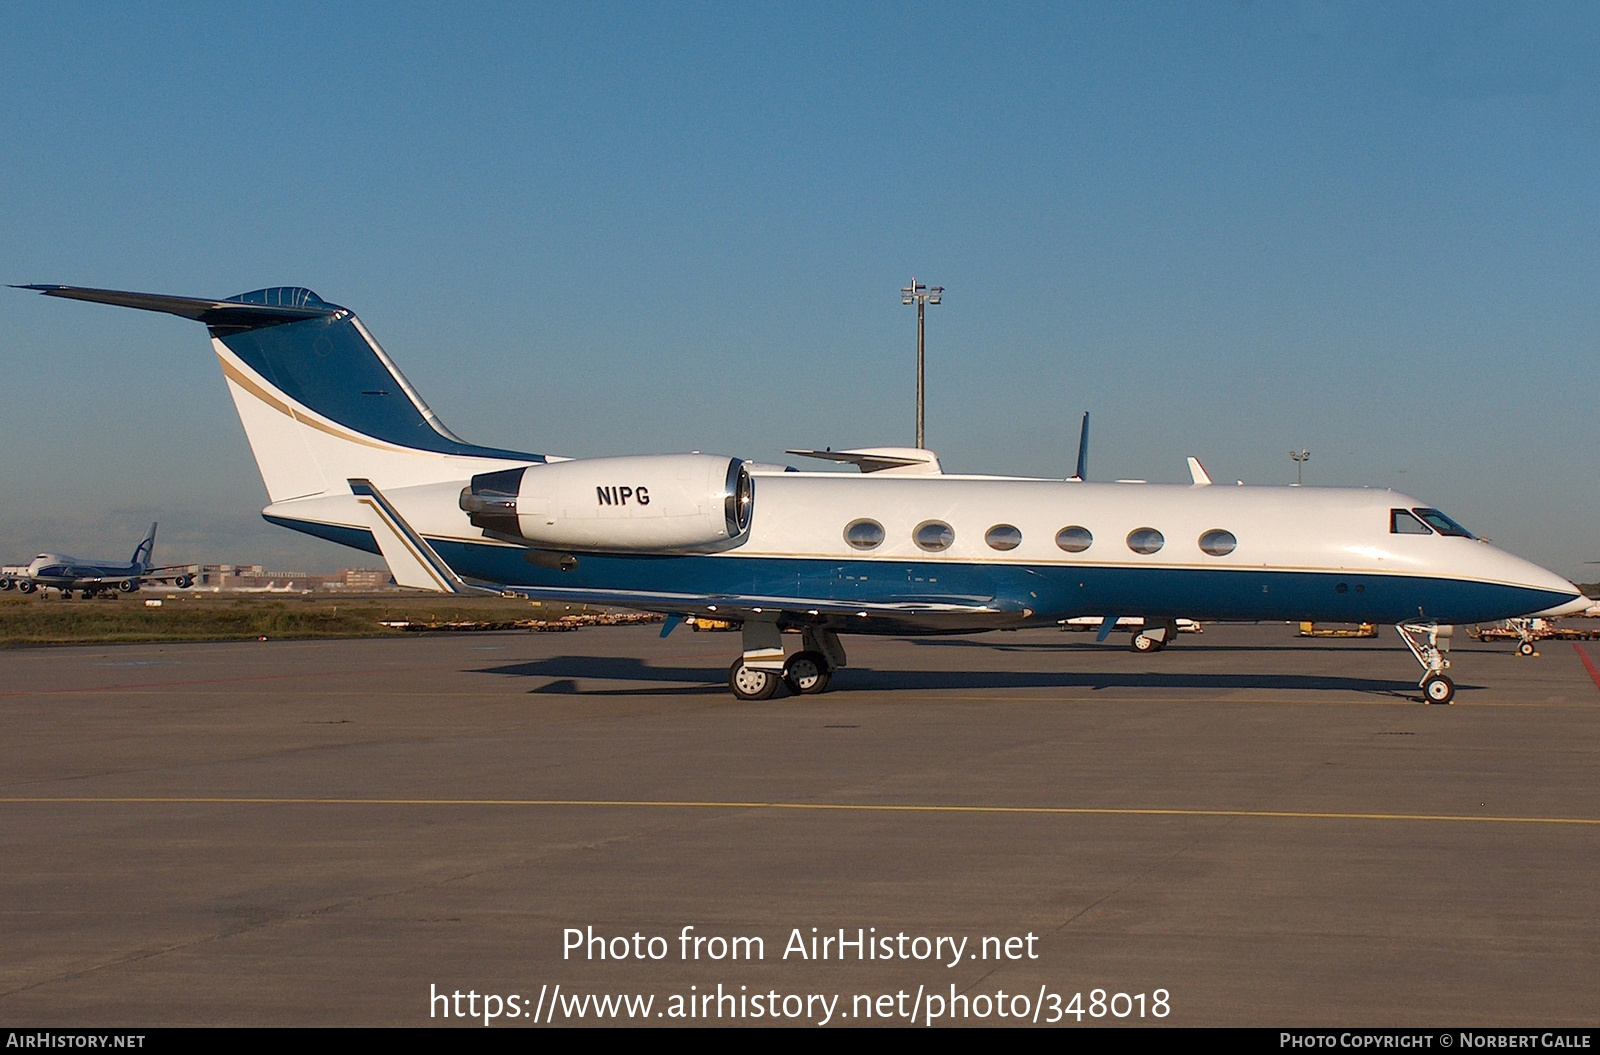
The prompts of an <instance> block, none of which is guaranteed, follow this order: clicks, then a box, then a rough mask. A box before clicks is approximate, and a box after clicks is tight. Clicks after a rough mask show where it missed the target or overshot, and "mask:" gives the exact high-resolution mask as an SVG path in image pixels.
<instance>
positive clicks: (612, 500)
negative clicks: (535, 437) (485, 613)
mask: <svg viewBox="0 0 1600 1055" xmlns="http://www.w3.org/2000/svg"><path fill="white" fill-rule="evenodd" d="M461 508H462V510H463V511H465V512H466V514H467V518H468V519H469V520H470V521H471V522H472V524H473V526H475V527H477V528H480V529H482V531H483V532H484V534H486V535H488V536H489V537H491V538H498V539H503V540H506V541H511V542H519V543H522V544H524V545H527V546H530V547H533V548H539V549H560V550H580V551H587V552H596V553H605V552H618V553H634V552H637V553H707V552H714V551H716V550H720V549H727V548H729V547H730V546H735V545H738V544H739V542H740V541H742V540H743V538H744V536H745V535H746V533H748V532H749V530H750V520H751V517H752V515H753V514H754V512H755V485H754V483H753V482H752V481H751V479H750V472H749V470H748V469H747V468H746V467H745V463H744V462H743V461H741V460H740V459H738V458H723V457H718V456H715V455H705V454H665V455H646V456H641V457H633V458H589V459H584V460H580V461H570V462H549V463H546V464H544V465H528V466H522V467H519V468H516V469H501V470H499V471H497V472H492V473H480V474H478V475H477V476H474V477H473V478H472V483H471V484H470V485H469V486H468V487H466V488H464V489H463V490H462V492H461Z"/></svg>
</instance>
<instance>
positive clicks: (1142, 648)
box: [1133, 633, 1166, 652]
mask: <svg viewBox="0 0 1600 1055" xmlns="http://www.w3.org/2000/svg"><path fill="white" fill-rule="evenodd" d="M1165 646H1166V642H1165V641H1158V640H1156V639H1155V638H1153V637H1146V636H1145V635H1144V634H1142V633H1141V634H1134V635H1133V650H1134V651H1135V652H1160V651H1161V649H1162V648H1163V647H1165Z"/></svg>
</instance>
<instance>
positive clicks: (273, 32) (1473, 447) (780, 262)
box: [0, 3, 1600, 580]
mask: <svg viewBox="0 0 1600 1055" xmlns="http://www.w3.org/2000/svg"><path fill="white" fill-rule="evenodd" d="M1597 56H1600V8H1596V7H1594V6H1593V5H1585V4H1571V5H1565V4H1536V5H1535V4H1529V5H1520V4H1488V3H1484V4H1451V5H1429V4H1422V3H1399V4H1359V3H1213V4H1177V3H1171V4H1167V3H1160V4H1140V3H1107V4H1089V3H1081V4H1054V5H1042V6H1033V5H1022V4H1016V5H959V4H950V5H945V4H926V3H924V4H915V5H895V4H817V3H805V4H799V3H797V4H718V5H710V4H707V5H698V4H688V3H674V4H662V5H651V4H642V3H630V4H613V5H602V4H594V3H584V4H572V5H532V4H510V5H448V6H445V5H424V6H407V5H396V4H382V5H372V6H368V7H362V6H357V5H332V7H331V9H330V6H329V5H305V6H296V5H273V4H250V5H238V6H229V5H219V4H202V5H184V4H174V3H163V4H159V5H147V6H140V5H134V4H127V5H73V4H59V3H58V4H8V5H0V84H3V86H4V96H3V99H0V188H4V192H5V207H4V208H3V209H0V264H3V268H0V280H4V281H6V282H18V283H22V282H63V283H69V284H79V285H94V286H106V287H113V288H124V289H139V290H150V291H155V292H166V293H178V294H189V295H201V296H227V295H231V294H234V293H238V292H241V291H244V290H248V289H254V288H257V287H260V286H264V285H306V286H310V287H311V288H313V289H315V290H316V291H317V292H318V293H319V294H321V295H322V296H323V297H325V298H327V299H329V300H331V301H335V302H337V303H341V304H345V305H348V306H350V307H351V308H353V309H355V310H356V311H357V312H358V313H359V314H360V315H361V317H362V319H363V321H364V322H366V324H367V326H368V327H369V329H371V330H372V331H373V332H374V333H375V334H376V336H377V337H378V338H379V340H381V341H382V342H383V344H384V346H385V348H386V349H387V350H388V352H389V353H390V355H391V356H393V357H394V358H395V359H396V360H397V361H398V362H399V363H400V364H401V366H402V367H403V368H404V369H405V371H406V373H407V374H408V375H409V376H410V377H411V379H412V381H413V382H415V383H416V385H417V387H418V388H419V389H420V390H421V391H422V392H423V394H424V395H425V396H426V397H427V399H428V400H429V402H430V403H432V404H433V406H434V407H435V409H436V410H438V411H439V413H440V415H441V416H442V417H443V418H444V420H445V421H446V422H447V423H448V424H449V425H450V427H451V428H452V429H454V430H455V431H456V432H458V433H460V434H462V435H463V436H466V437H467V438H469V439H472V440H474V441H477V442H481V443H487V444H492V445H504V446H510V447H517V448H523V449H532V450H538V451H546V452H550V453H558V454H565V455H575V456H581V455H600V454H618V453H632V452H655V451H677V450H689V449H697V450H707V451H718V452H723V453H728V454H737V455H743V456H748V457H754V458H758V459H761V460H771V461H776V460H780V459H781V458H782V454H781V452H782V450H783V449H784V448H786V447H796V446H810V445H817V446H822V445H832V446H835V447H840V446H860V445H876V444H909V443H910V442H911V439H912V424H913V406H912V391H913V380H914V375H913V366H914V348H915V344H914V334H915V327H914V312H913V310H912V309H910V308H906V307H903V306H901V304H900V302H899V296H898V291H899V288H900V287H901V286H902V285H905V284H906V282H907V281H909V280H910V278H911V277H912V275H916V276H917V277H919V278H921V279H924V280H928V281H931V282H934V283H938V284H941V285H943V286H944V287H945V288H946V290H947V293H946V297H945V302H944V303H943V304H941V305H940V306H938V307H936V308H932V309H930V312H929V339H928V343H929V381H928V388H929V391H928V444H929V446H930V447H932V448H933V449H934V450H936V451H938V452H939V453H940V455H941V456H942V457H943V460H944V463H945V465H946V467H947V468H948V469H951V470H955V471H974V472H1000V473H1026V474H1050V475H1064V474H1066V473H1068V472H1070V471H1071V469H1070V467H1071V463H1072V458H1073V454H1074V446H1075V442H1076V431H1077V421H1078V416H1079V414H1080V413H1081V412H1082V411H1083V410H1085V409H1088V410H1091V411H1092V412H1093V414H1094V437H1093V444H1092V448H1091V471H1092V475H1094V476H1096V477H1098V478H1101V479H1109V478H1115V477H1140V478H1147V479H1150V480H1156V481H1160V480H1186V479H1187V475H1186V471H1185V469H1184V457H1185V456H1186V455H1189V454H1194V455H1197V456H1199V457H1200V458H1201V459H1202V460H1203V461H1204V462H1205V464H1206V465H1207V467H1208V468H1209V469H1210V470H1211V472H1212V475H1213V476H1214V477H1216V478H1217V479H1219V480H1224V479H1225V480H1230V481H1231V480H1234V479H1244V480H1245V481H1247V482H1251V483H1284V482H1289V481H1292V480H1293V478H1294V465H1293V463H1292V462H1291V461H1290V460H1289V458H1288V452H1289V450H1290V449H1291V448H1296V449H1298V448H1300V447H1309V448H1310V449H1311V451H1312V458H1311V460H1310V461H1309V462H1308V463H1307V464H1306V480H1307V482H1308V483H1317V484H1371V485H1376V486H1395V487H1400V488H1403V489H1405V490H1407V491H1409V492H1411V493H1414V494H1416V495H1418V496H1420V497H1422V498H1423V499H1424V500H1427V501H1429V502H1432V503H1434V504H1436V505H1438V506H1440V507H1442V508H1444V509H1446V510H1447V511H1448V512H1450V513H1451V514H1452V515H1454V516H1455V517H1456V518H1457V519H1459V520H1462V521H1463V522H1464V523H1466V524H1467V525H1468V526H1469V527H1472V528H1473V529H1475V530H1477V531H1478V532H1479V533H1481V534H1484V535H1488V536H1490V537H1492V538H1494V539H1495V541H1496V542H1497V543H1498V544H1501V545H1503V546H1505V547H1506V548H1508V549H1510V550H1512V551H1513V552H1517V553H1519V554H1521V555H1524V556H1527V557H1530V558H1532V559H1535V560H1538V561H1540V562H1542V563H1544V564H1546V565H1547V566H1549V567H1551V568H1553V569H1554V570H1556V571H1560V572H1562V573H1563V574H1567V575H1570V576H1574V577H1577V578H1579V579H1580V580H1583V579H1585V578H1589V579H1592V578H1595V577H1597V574H1600V568H1596V567H1585V566H1584V564H1583V562H1584V561H1586V560H1600V538H1597V537H1596V532H1595V530H1594V527H1593V525H1594V524H1595V523H1596V514H1597V512H1600V495H1597V490H1596V487H1595V484H1596V480H1597V476H1600V473H1597V470H1600V451H1597V450H1596V444H1595V443H1594V440H1593V428H1592V418H1593V405H1594V400H1593V398H1592V394H1591V383H1592V380H1593V377H1594V373H1595V370H1594V365H1595V355H1594V348H1595V344H1596V341H1597V340H1600V325H1597V324H1600V252H1597V250H1600V231H1597V229H1596V227H1597V218H1600V209H1597V205H1600V166H1597V165H1596V164H1595V162H1594V158H1595V156H1597V153H1600V135H1597V133H1600V90H1597V89H1600V76H1597V69H1596V64H1597V61H1600V59H1597ZM0 293H3V294H4V295H3V297H0V357H3V358H0V364H3V375H0V376H4V377H5V378H6V383H5V388H4V392H5V395H4V397H3V398H4V403H3V408H4V409H3V410H0V451H3V456H0V559H4V560H12V559H17V558H20V557H22V556H25V555H27V554H30V553H32V552H35V551H36V550H37V549H38V548H39V547H42V546H46V545H51V546H56V547H60V548H66V549H68V550H76V551H81V552H83V553H84V554H85V555H111V554H118V555H120V554H121V553H122V551H123V550H127V551H130V552H131V550H132V548H133V544H134V543H135V542H137V540H138V538H139V536H140V534H141V533H142V530H143V527H144V526H145V524H147V523H148V522H149V521H150V520H153V519H159V520H161V521H162V535H161V542H162V547H161V551H160V554H159V555H160V556H161V557H163V558H164V559H192V560H205V561H238V562H251V563H255V562H262V563H267V564H271V565H274V566H276V567H278V568H282V569H285V570H287V569H291V568H293V569H302V570H310V571H316V570H331V569H332V568H336V567H340V566H344V565H348V564H352V563H361V562H363V561H365V560H367V558H365V557H364V556H363V555H360V554H356V553H354V552H353V551H347V550H342V549H340V548H338V547H334V546H332V545H330V544H326V543H321V542H317V541H314V540H310V539H303V538H301V537H300V536H296V535H294V534H292V533H289V532H286V531H282V530H280V529H276V528H272V527H269V526H268V525H266V524H264V523H262V522H261V521H260V519H259V516H258V515H257V514H258V511H259V509H260V508H261V506H262V505H264V504H265V501H266V498H265V492H264V491H263V489H262V487H261V485H260V482H259V479H258V477H257V476H256V474H255V467H254V463H253V461H252V460H251V457H250V453H249V448H248V446H247V445H246V443H245V441H244V435H243V431H242V430H241V429H240V427H239V425H238V423H237V420H236V419H235V418H234V416H233V410H232V406H231V403H230V402H229V400H228V398H227V395H226V389H225V388H224V385H223V382H222V379H221V376H220V373H219V372H218V370H217V368H216V365H215V362H214V360H212V358H211V356H210V354H209V350H208V348H207V345H206V341H205V337H204V331H203V330H202V329H201V328H200V327H198V326H195V325H194V324H192V323H186V322H182V321H180V320H176V319H169V318H166V317H162V316H154V315H144V314H139V313H129V312H122V311H117V310H114V309H110V308H104V307H100V306H96V305H79V304H69V303H62V302H57V301H49V300H46V299H45V298H40V297H36V296H34V295H32V294H24V293H21V292H16V291H0Z"/></svg>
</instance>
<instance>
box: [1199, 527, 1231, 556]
mask: <svg viewBox="0 0 1600 1055" xmlns="http://www.w3.org/2000/svg"><path fill="white" fill-rule="evenodd" d="M1238 545H1239V540H1238V539H1236V538H1234V537H1233V532H1231V531H1224V530H1222V529H1221V528H1212V529H1211V530H1210V531H1207V532H1206V533H1205V534H1204V535H1201V536H1200V548H1201V549H1202V550H1204V551H1205V552H1207V553H1209V554H1211V555H1212V556H1213V557H1226V556H1227V555H1228V554H1230V553H1232V552H1233V550H1234V547H1236V546H1238Z"/></svg>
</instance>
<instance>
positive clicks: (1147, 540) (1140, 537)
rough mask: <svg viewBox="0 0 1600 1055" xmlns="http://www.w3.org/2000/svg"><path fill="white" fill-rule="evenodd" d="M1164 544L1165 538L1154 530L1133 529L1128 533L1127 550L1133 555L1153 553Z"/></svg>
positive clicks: (1146, 528) (1144, 528)
mask: <svg viewBox="0 0 1600 1055" xmlns="http://www.w3.org/2000/svg"><path fill="white" fill-rule="evenodd" d="M1166 544H1167V540H1166V538H1165V537H1164V536H1163V535H1162V534H1161V532H1159V531H1157V530H1156V529H1155V528H1148V527H1143V528H1134V529H1133V530H1132V531H1130V532H1128V548H1129V549H1131V550H1133V552H1135V553H1154V552H1155V551H1156V550H1158V549H1160V548H1161V547H1162V546H1165V545H1166Z"/></svg>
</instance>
